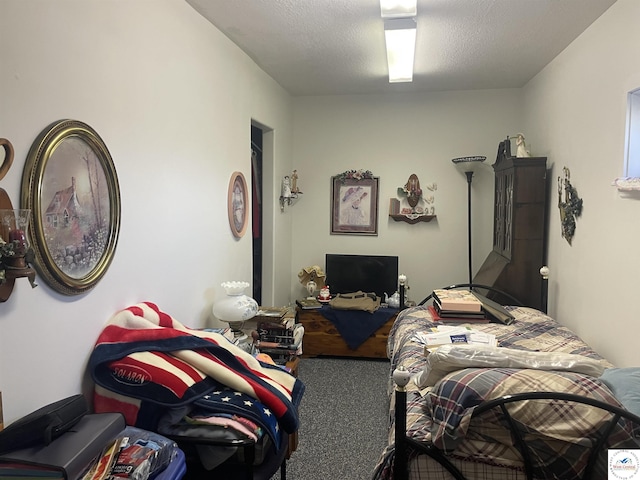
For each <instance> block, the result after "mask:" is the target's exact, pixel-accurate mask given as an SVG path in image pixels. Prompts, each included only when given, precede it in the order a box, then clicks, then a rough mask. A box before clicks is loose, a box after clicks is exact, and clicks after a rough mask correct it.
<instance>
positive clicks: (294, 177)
mask: <svg viewBox="0 0 640 480" xmlns="http://www.w3.org/2000/svg"><path fill="white" fill-rule="evenodd" d="M291 193H293V194H294V195H297V194H298V193H302V192H301V191H300V190H299V189H298V171H297V170H294V171H293V173H292V174H291Z"/></svg>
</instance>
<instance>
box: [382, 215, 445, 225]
mask: <svg viewBox="0 0 640 480" xmlns="http://www.w3.org/2000/svg"><path fill="white" fill-rule="evenodd" d="M389 216H390V217H391V218H393V219H394V220H395V221H396V222H406V223H408V224H410V225H415V224H416V223H419V222H430V221H431V220H433V219H434V218H436V217H437V215H417V214H409V215H401V214H391V213H390V214H389Z"/></svg>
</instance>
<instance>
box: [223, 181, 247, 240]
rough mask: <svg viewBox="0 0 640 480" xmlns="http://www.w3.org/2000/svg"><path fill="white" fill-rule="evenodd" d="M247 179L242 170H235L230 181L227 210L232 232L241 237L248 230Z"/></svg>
mask: <svg viewBox="0 0 640 480" xmlns="http://www.w3.org/2000/svg"><path fill="white" fill-rule="evenodd" d="M247 195H248V193H247V181H246V180H245V179H244V175H243V174H242V172H233V174H231V180H230V181H229V192H228V199H227V210H228V215H229V226H230V227H231V233H233V236H234V237H236V238H241V237H242V236H243V235H244V233H245V232H246V230H247V223H248V219H249V210H248V209H247V202H248V197H247Z"/></svg>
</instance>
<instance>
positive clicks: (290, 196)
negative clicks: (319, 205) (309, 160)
mask: <svg viewBox="0 0 640 480" xmlns="http://www.w3.org/2000/svg"><path fill="white" fill-rule="evenodd" d="M298 195H302V191H300V187H299V186H298V171H297V170H294V171H293V172H292V173H291V176H289V175H287V176H285V177H283V179H282V190H281V193H280V211H281V212H284V206H285V205H292V204H293V203H294V202H295V201H296V200H297V199H298Z"/></svg>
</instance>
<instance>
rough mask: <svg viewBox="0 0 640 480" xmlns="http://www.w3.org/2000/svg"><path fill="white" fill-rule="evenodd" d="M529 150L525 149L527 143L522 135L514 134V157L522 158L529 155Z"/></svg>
mask: <svg viewBox="0 0 640 480" xmlns="http://www.w3.org/2000/svg"><path fill="white" fill-rule="evenodd" d="M530 156H531V152H529V150H527V144H526V143H525V141H524V135H523V134H522V133H519V134H518V135H517V136H516V157H520V158H524V157H530Z"/></svg>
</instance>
